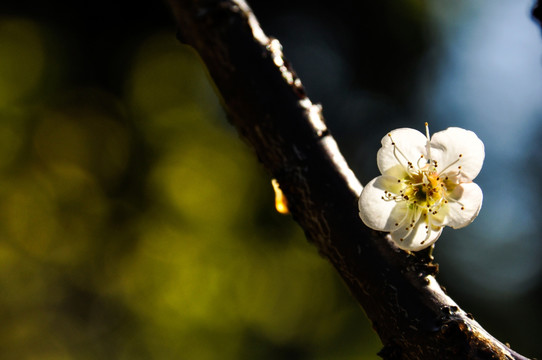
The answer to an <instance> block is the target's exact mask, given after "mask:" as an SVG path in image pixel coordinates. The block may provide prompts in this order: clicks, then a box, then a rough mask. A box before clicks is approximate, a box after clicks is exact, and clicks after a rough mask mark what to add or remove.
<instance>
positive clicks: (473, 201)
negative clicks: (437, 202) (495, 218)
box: [435, 183, 483, 229]
mask: <svg viewBox="0 0 542 360" xmlns="http://www.w3.org/2000/svg"><path fill="white" fill-rule="evenodd" d="M482 200H483V193H482V189H480V187H479V186H478V185H476V184H475V183H464V184H461V185H458V186H456V188H455V189H454V191H452V193H451V194H450V196H449V201H448V204H447V208H448V209H447V211H445V216H444V218H443V219H442V221H438V220H437V221H435V222H436V223H438V224H439V225H447V226H450V227H452V228H454V229H460V228H462V227H465V226H467V225H469V224H470V223H471V222H473V221H474V219H475V218H476V217H477V216H478V213H479V212H480V209H481V208H482Z"/></svg>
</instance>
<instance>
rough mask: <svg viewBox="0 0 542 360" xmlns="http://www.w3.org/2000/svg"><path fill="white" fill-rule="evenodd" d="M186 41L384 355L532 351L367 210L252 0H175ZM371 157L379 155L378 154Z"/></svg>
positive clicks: (510, 355) (484, 355)
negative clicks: (379, 226)
mask: <svg viewBox="0 0 542 360" xmlns="http://www.w3.org/2000/svg"><path fill="white" fill-rule="evenodd" d="M169 3H170V5H171V7H172V9H173V13H174V15H175V18H176V20H177V23H178V26H179V33H178V36H179V39H180V40H181V41H182V42H184V43H186V44H189V45H191V46H192V47H193V48H194V49H195V50H196V51H197V52H198V54H199V55H200V57H201V58H202V60H203V62H204V63H205V65H206V66H207V69H208V71H209V73H210V75H211V77H212V79H213V80H214V82H215V84H216V87H217V89H218V91H219V92H220V95H221V96H222V101H223V105H224V107H225V109H226V112H227V114H228V116H229V119H230V121H231V123H232V124H233V125H234V126H235V127H236V128H237V130H238V131H239V134H240V135H241V137H242V138H243V139H245V140H246V141H247V142H248V144H249V145H250V146H251V148H252V149H254V151H255V153H256V155H257V157H258V159H259V160H260V162H261V163H262V164H263V166H264V167H265V168H266V169H267V170H268V171H269V172H270V174H271V175H272V177H274V178H276V179H277V180H278V182H279V183H280V186H281V188H282V190H283V192H284V194H285V195H286V197H287V199H288V204H289V209H290V212H291V213H292V216H293V217H294V219H295V220H296V221H297V222H298V223H299V225H300V226H301V227H302V228H303V229H304V231H305V234H306V236H307V238H308V239H309V241H310V242H312V243H313V244H314V245H315V246H316V247H317V249H318V251H319V252H320V254H321V255H322V256H323V257H325V258H327V259H329V261H330V262H331V263H332V264H333V266H334V267H335V269H336V270H337V271H338V272H339V274H340V275H341V276H342V278H343V279H344V281H345V282H346V284H347V286H348V287H349V289H350V291H351V292H352V294H353V295H354V296H355V297H356V299H357V300H358V302H359V303H360V304H361V306H362V307H363V308H364V310H365V311H366V313H367V316H368V317H369V318H370V320H371V321H372V323H373V327H374V329H375V330H376V332H377V333H378V335H379V336H380V338H381V340H382V343H383V344H384V347H383V349H382V351H381V352H380V353H379V355H380V356H381V357H383V358H384V359H431V360H434V359H526V358H525V357H523V356H521V355H519V354H517V353H515V352H514V351H512V350H510V349H509V348H508V347H506V346H505V345H503V344H502V343H501V342H499V341H498V340H496V339H495V338H493V337H492V336H491V335H490V334H488V333H487V332H486V331H485V330H484V329H483V328H482V327H481V326H480V325H479V324H478V323H477V322H476V321H475V320H474V319H473V317H472V315H470V314H468V313H466V312H465V311H463V310H462V309H460V308H459V307H458V306H457V304H456V303H455V302H454V301H453V300H452V299H450V298H449V297H448V296H447V295H446V294H445V292H444V291H443V290H442V289H441V287H440V286H439V285H438V283H437V281H436V280H435V278H434V275H435V273H436V267H435V266H434V265H433V264H432V263H431V261H430V259H429V258H428V257H427V254H409V253H406V252H404V251H401V250H399V249H398V248H396V247H395V246H394V245H393V243H392V242H391V241H390V240H389V239H388V237H387V234H385V233H379V232H375V231H372V230H370V229H368V228H367V227H365V226H364V225H363V223H362V222H361V220H360V219H359V217H358V209H357V199H358V196H359V193H360V191H361V185H360V183H359V182H358V180H357V179H356V177H355V176H354V174H353V173H352V171H351V170H350V169H349V167H348V166H347V164H346V162H345V161H344V159H343V157H342V155H341V153H340V152H339V150H338V148H337V146H336V143H335V140H334V139H333V138H332V136H331V135H330V133H329V131H328V130H327V128H326V126H325V124H324V122H323V119H322V116H321V110H320V107H319V106H317V105H313V104H312V103H311V102H310V100H309V99H308V98H307V97H306V96H305V93H304V90H303V87H302V84H301V81H300V80H299V79H298V78H297V77H296V75H295V73H294V72H293V71H292V69H291V67H290V66H289V64H288V62H287V61H286V60H285V59H284V57H283V56H282V51H281V47H280V44H279V42H278V41H277V40H276V39H272V38H268V37H267V36H266V35H265V34H264V33H263V31H262V30H261V29H260V27H259V24H258V23H257V20H256V18H255V17H254V15H253V14H252V12H251V10H250V9H249V8H248V6H247V5H246V4H245V3H244V1H243V0H169ZM371 161H373V160H372V159H371Z"/></svg>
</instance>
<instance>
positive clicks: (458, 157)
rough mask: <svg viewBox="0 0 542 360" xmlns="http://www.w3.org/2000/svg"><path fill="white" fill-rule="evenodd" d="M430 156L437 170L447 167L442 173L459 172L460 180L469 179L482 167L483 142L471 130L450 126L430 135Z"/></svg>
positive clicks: (483, 155)
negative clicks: (436, 163) (435, 162)
mask: <svg viewBox="0 0 542 360" xmlns="http://www.w3.org/2000/svg"><path fill="white" fill-rule="evenodd" d="M431 157H432V160H436V161H437V162H438V168H437V171H439V169H440V171H443V169H445V168H447V169H446V171H444V173H448V172H450V173H452V174H454V173H460V175H461V176H460V179H459V181H460V182H466V181H471V180H473V179H474V178H475V177H476V176H477V175H478V173H479V172H480V170H481V169H482V164H483V162H484V157H485V151H484V143H483V142H482V140H480V139H479V138H478V136H476V134H475V133H474V132H472V131H469V130H465V129H461V128H456V127H451V128H448V129H446V130H444V131H439V132H437V133H435V134H434V135H433V136H432V137H431ZM440 171H439V172H440Z"/></svg>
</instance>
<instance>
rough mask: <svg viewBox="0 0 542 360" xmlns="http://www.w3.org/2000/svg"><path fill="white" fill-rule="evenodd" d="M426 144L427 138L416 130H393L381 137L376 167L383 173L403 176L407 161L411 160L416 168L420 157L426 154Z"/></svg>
mask: <svg viewBox="0 0 542 360" xmlns="http://www.w3.org/2000/svg"><path fill="white" fill-rule="evenodd" d="M390 135H391V136H390ZM393 143H394V144H395V146H394V145H393ZM426 145H427V138H426V137H425V136H424V135H423V134H422V133H421V132H419V131H417V130H414V129H408V128H402V129H396V130H393V131H392V132H390V133H389V134H388V135H386V136H384V137H383V138H382V147H381V148H380V150H378V154H377V155H376V161H377V164H378V169H379V170H380V172H381V173H382V174H383V175H391V176H396V177H398V178H404V177H405V175H406V169H407V168H408V166H409V164H408V163H409V162H411V163H412V164H414V166H416V168H417V163H418V160H419V159H420V157H421V156H422V155H423V156H426Z"/></svg>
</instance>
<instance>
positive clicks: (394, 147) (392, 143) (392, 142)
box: [388, 134, 412, 174]
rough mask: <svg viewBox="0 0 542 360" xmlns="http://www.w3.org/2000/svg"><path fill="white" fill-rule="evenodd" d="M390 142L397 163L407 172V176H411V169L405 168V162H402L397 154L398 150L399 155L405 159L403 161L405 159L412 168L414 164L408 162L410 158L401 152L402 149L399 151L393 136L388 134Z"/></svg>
mask: <svg viewBox="0 0 542 360" xmlns="http://www.w3.org/2000/svg"><path fill="white" fill-rule="evenodd" d="M388 136H389V138H390V140H391V145H392V146H393V156H394V157H395V160H397V162H398V163H399V164H400V165H401V166H402V167H403V170H405V172H406V173H407V174H410V173H411V172H410V169H409V168H405V165H403V162H401V160H400V159H399V157H398V156H397V153H396V152H395V151H396V150H397V151H398V152H399V154H400V155H401V156H402V157H403V159H405V161H406V162H407V163H408V165H409V167H410V168H412V163H411V162H410V161H408V158H407V157H406V155H405V154H403V152H402V151H401V149H399V148H398V147H397V145H396V144H395V141H393V138H392V137H391V134H388Z"/></svg>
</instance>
